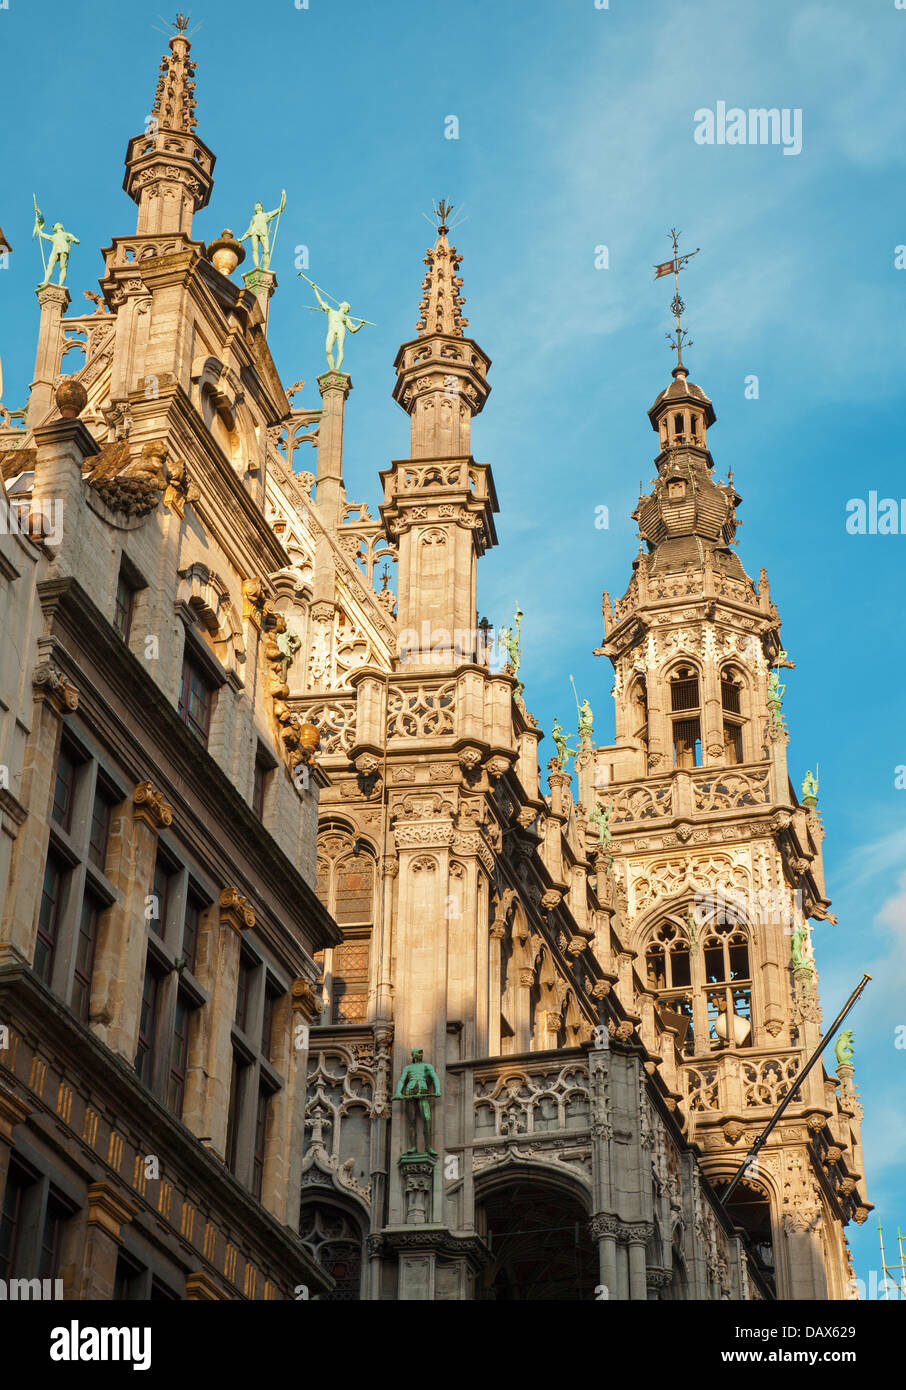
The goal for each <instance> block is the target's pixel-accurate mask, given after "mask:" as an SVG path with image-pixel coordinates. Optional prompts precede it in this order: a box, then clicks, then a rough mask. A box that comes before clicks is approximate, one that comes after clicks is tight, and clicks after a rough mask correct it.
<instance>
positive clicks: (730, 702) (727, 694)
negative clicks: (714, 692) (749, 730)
mask: <svg viewBox="0 0 906 1390" xmlns="http://www.w3.org/2000/svg"><path fill="white" fill-rule="evenodd" d="M720 702H721V704H722V705H723V707H724V709H725V710H726V711H727V712H728V713H729V714H739V686H738V685H737V684H736V682H735V681H728V680H723V679H721V682H720Z"/></svg>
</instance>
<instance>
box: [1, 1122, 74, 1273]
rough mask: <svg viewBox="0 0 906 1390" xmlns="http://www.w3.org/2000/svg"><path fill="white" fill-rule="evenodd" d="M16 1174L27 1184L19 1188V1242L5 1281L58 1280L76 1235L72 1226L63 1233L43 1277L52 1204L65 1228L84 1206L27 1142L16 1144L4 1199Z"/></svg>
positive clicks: (17, 1238)
mask: <svg viewBox="0 0 906 1390" xmlns="http://www.w3.org/2000/svg"><path fill="white" fill-rule="evenodd" d="M13 1173H17V1174H18V1175H19V1176H21V1177H23V1178H24V1179H25V1181H24V1182H23V1183H21V1184H17V1185H18V1186H20V1188H21V1191H22V1193H23V1197H22V1203H21V1207H20V1208H19V1210H18V1212H17V1220H16V1241H15V1246H14V1249H13V1251H12V1252H11V1253H12V1255H13V1260H14V1262H12V1261H11V1263H10V1267H9V1270H8V1272H7V1274H6V1276H5V1277H6V1279H7V1280H10V1279H59V1278H61V1274H60V1269H61V1266H62V1263H63V1258H64V1255H66V1254H67V1253H70V1252H68V1250H67V1246H68V1244H69V1242H68V1239H67V1237H69V1236H70V1235H72V1234H75V1232H74V1227H72V1226H70V1227H69V1231H66V1230H65V1229H64V1230H63V1232H62V1233H61V1237H62V1238H61V1239H60V1240H59V1243H58V1245H57V1247H56V1252H55V1261H54V1267H53V1268H52V1269H51V1270H50V1271H49V1272H47V1271H45V1272H44V1273H43V1274H42V1273H41V1265H42V1258H43V1251H44V1237H45V1234H46V1230H47V1220H48V1215H49V1213H50V1209H51V1203H53V1204H54V1205H55V1207H56V1209H57V1214H58V1219H59V1220H61V1221H62V1223H63V1225H64V1228H65V1226H66V1225H67V1223H69V1222H71V1221H72V1219H73V1218H74V1217H75V1216H76V1215H77V1214H78V1212H79V1210H80V1206H81V1203H80V1202H79V1200H78V1198H77V1197H76V1195H75V1193H74V1192H73V1191H67V1190H66V1187H65V1186H63V1185H61V1183H60V1178H59V1174H58V1173H57V1172H56V1171H55V1172H54V1173H53V1174H51V1173H49V1172H47V1171H46V1170H45V1167H44V1165H43V1163H42V1162H41V1159H40V1156H39V1155H38V1154H37V1153H36V1152H35V1151H33V1149H32V1147H31V1145H29V1144H28V1143H27V1142H25V1143H23V1142H21V1141H17V1142H16V1143H15V1144H14V1146H13V1150H12V1152H11V1154H10V1159H9V1167H8V1169H7V1175H6V1183H5V1186H4V1199H5V1198H6V1193H7V1191H8V1190H9V1186H10V1177H11V1175H12V1174H13ZM69 1181H71V1180H69ZM63 1182H64V1183H66V1184H67V1186H68V1182H67V1179H65V1178H64V1179H63Z"/></svg>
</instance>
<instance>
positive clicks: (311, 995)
mask: <svg viewBox="0 0 906 1390" xmlns="http://www.w3.org/2000/svg"><path fill="white" fill-rule="evenodd" d="M292 1008H293V1013H301V1014H304V1015H305V1017H306V1018H307V1019H308V1020H309V1022H310V1023H316V1022H317V1020H318V1019H319V1018H320V1017H321V996H320V994H319V992H318V988H317V986H316V985H314V984H313V983H312V981H311V980H307V979H306V978H305V976H304V975H300V976H299V978H298V979H297V980H293V983H292Z"/></svg>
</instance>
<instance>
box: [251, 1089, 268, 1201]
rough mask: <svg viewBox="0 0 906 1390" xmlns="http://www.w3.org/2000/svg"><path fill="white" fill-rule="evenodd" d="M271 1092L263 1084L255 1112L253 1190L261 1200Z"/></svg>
mask: <svg viewBox="0 0 906 1390" xmlns="http://www.w3.org/2000/svg"><path fill="white" fill-rule="evenodd" d="M269 1100H270V1095H269V1093H268V1092H267V1091H266V1090H265V1089H264V1087H263V1086H262V1087H261V1089H260V1090H259V1092H258V1108H257V1110H256V1112H255V1152H254V1156H253V1161H252V1192H253V1194H254V1195H255V1196H256V1197H257V1198H258V1200H259V1202H260V1201H261V1188H262V1184H263V1181H264V1143H265V1137H266V1135H267V1103H268V1101H269Z"/></svg>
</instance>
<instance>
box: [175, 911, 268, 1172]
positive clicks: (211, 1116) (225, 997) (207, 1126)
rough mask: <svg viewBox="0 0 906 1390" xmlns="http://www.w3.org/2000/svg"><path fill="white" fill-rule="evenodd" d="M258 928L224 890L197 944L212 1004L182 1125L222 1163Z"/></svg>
mask: <svg viewBox="0 0 906 1390" xmlns="http://www.w3.org/2000/svg"><path fill="white" fill-rule="evenodd" d="M254 925H255V914H254V912H253V911H252V909H251V907H250V906H249V904H248V902H247V901H246V899H245V898H243V897H241V896H240V894H239V893H237V891H236V889H235V888H225V889H224V890H223V892H222V893H221V895H220V901H219V903H218V905H217V907H215V908H211V910H210V911H209V912H208V913H207V914H206V915H205V919H204V922H203V924H202V930H201V933H200V936H199V942H198V969H197V972H196V974H197V978H198V982H199V984H202V985H204V987H205V989H206V990H207V991H208V993H209V994H210V1003H209V1004H208V1005H207V1007H206V1008H204V1009H202V1010H201V1018H200V1020H199V1028H198V1031H197V1033H196V1034H195V1036H194V1038H193V1039H192V1045H191V1046H190V1049H189V1063H188V1066H187V1068H186V1094H185V1102H184V1105H183V1121H184V1122H185V1124H187V1125H188V1127H189V1128H190V1129H191V1130H192V1131H193V1132H194V1133H195V1134H203V1135H207V1136H208V1139H209V1141H210V1147H211V1149H212V1150H213V1151H214V1153H216V1154H217V1155H218V1156H219V1157H220V1158H225V1157H226V1135H227V1118H228V1113H229V1104H230V1079H231V1076H232V1071H233V1047H232V1042H231V1038H230V1034H231V1031H232V1026H233V1018H234V1015H235V1013H236V989H237V985H238V981H239V950H240V944H241V940H242V933H243V931H246V930H248V929H249V928H250V927H253V926H254Z"/></svg>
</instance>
